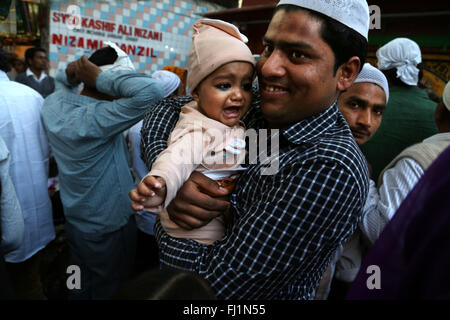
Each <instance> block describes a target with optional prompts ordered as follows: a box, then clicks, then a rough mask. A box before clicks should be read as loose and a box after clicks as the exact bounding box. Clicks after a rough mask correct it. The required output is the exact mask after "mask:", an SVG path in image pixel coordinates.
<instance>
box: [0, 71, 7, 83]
mask: <svg viewBox="0 0 450 320" xmlns="http://www.w3.org/2000/svg"><path fill="white" fill-rule="evenodd" d="M0 81H9V78H8V75H7V74H6V72H4V71H2V70H0Z"/></svg>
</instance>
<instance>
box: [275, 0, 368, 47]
mask: <svg viewBox="0 0 450 320" xmlns="http://www.w3.org/2000/svg"><path fill="white" fill-rule="evenodd" d="M282 4H292V5H294V6H298V7H302V8H305V9H309V10H312V11H317V12H320V13H322V14H324V15H326V16H328V17H330V18H332V19H334V20H337V21H339V22H340V23H342V24H344V25H346V26H347V27H349V28H351V29H353V30H355V31H356V32H358V33H359V34H361V35H362V36H363V37H364V38H366V40H367V39H368V34H369V21H370V17H369V5H368V4H367V1H366V0H280V2H278V6H280V5H282Z"/></svg>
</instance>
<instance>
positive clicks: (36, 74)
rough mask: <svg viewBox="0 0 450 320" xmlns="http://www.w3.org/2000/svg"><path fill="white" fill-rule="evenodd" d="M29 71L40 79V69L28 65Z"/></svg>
mask: <svg viewBox="0 0 450 320" xmlns="http://www.w3.org/2000/svg"><path fill="white" fill-rule="evenodd" d="M30 70H31V72H33V73H34V75H35V76H36V78H38V79H40V78H41V74H42V70H38V69H36V68H33V67H30Z"/></svg>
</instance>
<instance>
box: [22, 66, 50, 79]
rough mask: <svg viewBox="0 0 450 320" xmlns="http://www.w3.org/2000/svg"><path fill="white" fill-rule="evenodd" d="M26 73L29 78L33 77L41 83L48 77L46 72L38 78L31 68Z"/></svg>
mask: <svg viewBox="0 0 450 320" xmlns="http://www.w3.org/2000/svg"><path fill="white" fill-rule="evenodd" d="M26 73H27V76H32V77H33V78H34V79H36V80H37V81H39V82H41V81H42V80H44V79H45V78H46V77H47V74H46V73H45V72H44V71H42V72H41V77H40V78H38V77H36V75H35V74H34V73H33V71H31V69H30V68H27V71H26Z"/></svg>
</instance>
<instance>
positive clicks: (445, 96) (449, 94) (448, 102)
mask: <svg viewBox="0 0 450 320" xmlns="http://www.w3.org/2000/svg"><path fill="white" fill-rule="evenodd" d="M442 101H443V102H444V105H445V106H446V107H447V110H448V111H450V81H449V82H447V85H446V86H445V88H444V92H443V93H442Z"/></svg>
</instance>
